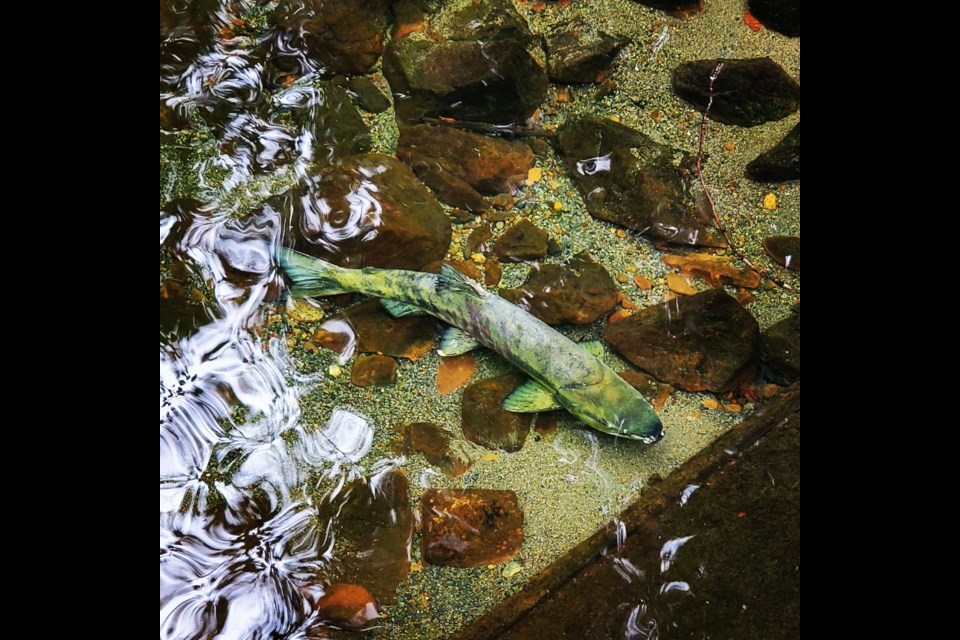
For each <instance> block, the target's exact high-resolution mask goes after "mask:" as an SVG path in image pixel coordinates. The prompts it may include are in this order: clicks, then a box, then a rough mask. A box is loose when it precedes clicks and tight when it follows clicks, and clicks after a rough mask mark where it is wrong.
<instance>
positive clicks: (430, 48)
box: [383, 0, 548, 124]
mask: <svg viewBox="0 0 960 640" xmlns="http://www.w3.org/2000/svg"><path fill="white" fill-rule="evenodd" d="M398 15H400V16H403V19H412V20H418V21H423V22H425V23H426V24H423V22H418V23H417V24H410V25H402V24H401V25H398V27H397V32H396V34H395V37H394V39H393V40H392V41H391V42H390V44H389V45H388V46H387V50H386V52H385V53H384V58H383V73H384V75H385V76H386V77H387V80H388V81H389V82H390V87H391V88H392V89H393V92H394V107H395V109H396V113H397V120H398V121H399V122H405V123H410V124H417V123H419V122H420V119H421V118H422V117H424V116H443V117H448V118H456V119H459V120H468V121H481V122H489V123H495V124H510V123H515V122H523V121H525V120H526V119H527V118H529V117H530V115H531V114H532V113H533V112H534V110H536V109H537V107H538V106H539V105H540V103H541V102H542V101H543V99H544V97H545V96H546V91H547V86H548V82H547V77H546V74H545V73H544V71H543V68H542V67H541V66H540V64H539V63H538V62H537V61H536V60H535V59H534V58H533V57H532V56H531V55H530V54H529V53H527V49H526V47H527V45H528V44H529V43H530V41H531V40H532V36H531V34H530V32H529V30H528V29H527V25H526V20H524V18H523V17H522V16H521V15H520V14H519V13H518V12H517V9H516V7H515V6H514V5H513V3H512V2H510V1H509V0H478V1H477V2H467V3H463V2H460V3H447V4H445V5H443V6H442V7H441V8H440V9H439V10H438V11H437V12H436V13H435V14H433V15H427V14H426V13H423V12H418V11H410V10H409V7H405V8H403V10H401V11H398Z"/></svg>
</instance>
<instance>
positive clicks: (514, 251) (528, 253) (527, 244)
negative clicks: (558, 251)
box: [493, 220, 550, 262]
mask: <svg viewBox="0 0 960 640" xmlns="http://www.w3.org/2000/svg"><path fill="white" fill-rule="evenodd" d="M549 240H550V236H548V235H547V232H546V231H544V230H543V229H541V228H540V227H538V226H537V225H535V224H533V223H532V222H530V221H529V220H521V221H520V222H518V223H517V224H515V225H513V226H512V227H510V228H509V229H507V232H506V233H504V234H503V235H502V236H500V237H499V238H497V241H496V242H495V243H494V245H493V252H494V253H495V254H497V255H498V256H499V257H500V258H501V259H502V260H506V261H509V262H520V261H522V260H537V259H539V258H542V257H543V256H545V255H547V249H548V242H549Z"/></svg>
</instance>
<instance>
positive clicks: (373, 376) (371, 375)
mask: <svg viewBox="0 0 960 640" xmlns="http://www.w3.org/2000/svg"><path fill="white" fill-rule="evenodd" d="M350 382H352V383H353V384H355V385H356V386H358V387H364V388H366V387H389V386H390V385H392V384H396V382H397V361H396V360H394V359H393V358H391V357H390V356H384V355H380V354H379V353H375V354H372V355H368V356H359V357H358V358H357V359H356V360H354V362H353V369H352V370H351V371H350Z"/></svg>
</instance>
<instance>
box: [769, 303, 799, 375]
mask: <svg viewBox="0 0 960 640" xmlns="http://www.w3.org/2000/svg"><path fill="white" fill-rule="evenodd" d="M762 358H763V362H764V364H766V365H767V366H768V367H770V368H772V369H773V370H774V371H775V372H776V373H777V374H779V376H782V379H780V378H778V380H777V381H778V382H793V381H794V380H798V379H799V378H800V308H799V305H798V306H797V308H796V310H795V312H794V313H792V314H790V315H789V316H787V317H786V318H784V319H783V320H780V321H779V322H777V323H776V324H774V325H772V326H771V327H769V328H768V329H767V330H766V331H764V332H763V356H762Z"/></svg>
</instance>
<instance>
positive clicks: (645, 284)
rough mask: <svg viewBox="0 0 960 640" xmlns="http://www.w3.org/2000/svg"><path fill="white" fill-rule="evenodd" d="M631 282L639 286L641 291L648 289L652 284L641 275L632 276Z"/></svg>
mask: <svg viewBox="0 0 960 640" xmlns="http://www.w3.org/2000/svg"><path fill="white" fill-rule="evenodd" d="M633 284H635V285H637V286H638V287H640V290H641V291H650V289H651V288H652V287H653V285H652V284H650V281H649V280H647V279H646V278H644V277H643V276H641V275H635V276H633Z"/></svg>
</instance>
